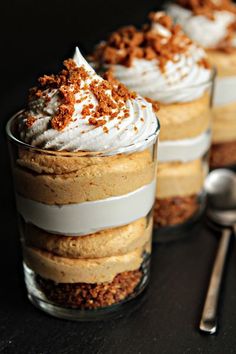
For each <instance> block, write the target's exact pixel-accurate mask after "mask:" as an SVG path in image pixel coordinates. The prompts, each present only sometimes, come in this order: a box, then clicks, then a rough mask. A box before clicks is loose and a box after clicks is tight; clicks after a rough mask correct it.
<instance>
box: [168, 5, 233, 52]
mask: <svg viewBox="0 0 236 354" xmlns="http://www.w3.org/2000/svg"><path fill="white" fill-rule="evenodd" d="M178 2H179V4H178V3H177V4H169V5H168V6H167V13H168V14H169V15H170V16H172V17H173V19H174V20H175V21H176V22H178V23H180V24H181V25H182V26H183V29H184V31H185V32H186V33H187V34H188V36H189V37H190V38H191V39H193V40H194V41H196V42H197V43H199V44H200V45H202V46H203V47H204V48H208V49H222V50H224V49H227V48H229V47H236V32H235V29H236V27H235V23H236V6H235V5H234V4H233V2H231V1H229V0H217V1H216V0H215V1H213V0H211V1H205V3H204V1H203V2H200V1H195V2H191V1H189V0H182V1H178Z"/></svg>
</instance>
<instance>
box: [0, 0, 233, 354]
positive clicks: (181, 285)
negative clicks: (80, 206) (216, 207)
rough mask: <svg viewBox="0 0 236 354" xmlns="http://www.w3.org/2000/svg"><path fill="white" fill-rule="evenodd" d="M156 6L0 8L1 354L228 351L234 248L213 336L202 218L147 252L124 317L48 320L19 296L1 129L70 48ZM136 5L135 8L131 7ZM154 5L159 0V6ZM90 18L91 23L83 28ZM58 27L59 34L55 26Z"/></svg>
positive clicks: (210, 236)
mask: <svg viewBox="0 0 236 354" xmlns="http://www.w3.org/2000/svg"><path fill="white" fill-rule="evenodd" d="M157 3H158V2H157V1H152V0H145V1H144V0H136V1H134V0H133V1H129V0H126V1H125V0H120V1H119V2H117V1H102V0H101V1H94V2H92V1H87V2H85V1H79V0H77V1H72V0H67V1H66V0H63V1H60V0H58V1H46V0H41V1H32V0H31V1H29V0H24V1H23V0H22V1H20V2H17V1H13V0H8V1H5V2H1V6H3V5H4V12H1V21H0V22H1V26H3V29H0V30H1V34H2V33H3V30H4V33H5V36H4V39H3V42H2V43H1V45H2V44H4V45H5V53H6V54H5V55H4V56H3V55H2V54H1V60H3V62H2V65H1V88H4V93H3V94H1V105H0V109H1V121H0V124H1V139H0V143H1V147H0V148H1V154H0V156H1V174H0V176H1V188H0V193H1V198H0V200H1V243H0V245H1V246H0V279H1V285H0V353H6V354H8V353H9V354H11V353H13V354H21V353H22V354H69V353H75V354H83V353H85V354H86V353H88V354H93V353H102V354H103V353H104V354H105V353H109V354H110V353H112V354H116V353H119V354H120V353H123V354H126V353H132V354H136V353H137V354H138V353H145V354H146V353H148V354H149V353H160V354H162V353H168V354H172V353H174V354H178V353H214V354H228V353H236V250H235V247H234V245H233V244H232V247H231V250H230V254H229V262H228V264H227V272H226V274H225V278H224V283H223V292H222V296H221V303H220V316H219V331H218V333H217V335H214V336H206V335H202V334H200V333H199V331H198V329H197V327H198V323H199V318H200V314H201V310H202V306H203V301H204V296H205V292H206V289H207V285H208V280H209V276H210V272H211V266H212V263H213V260H214V255H215V252H216V249H217V245H218V238H217V236H215V235H214V233H212V232H211V231H210V230H209V229H208V228H207V227H206V226H205V225H204V224H203V222H201V223H199V224H198V226H197V227H196V229H195V230H194V231H193V232H192V233H190V234H189V237H188V238H186V239H184V240H182V241H179V242H175V243H171V244H165V245H159V246H154V249H153V258H152V272H151V283H150V286H149V288H148V291H147V292H146V293H145V295H144V297H143V303H142V304H141V305H140V307H139V308H138V309H137V310H136V311H135V312H132V313H127V314H123V317H122V318H119V319H116V320H109V321H107V322H92V323H91V322H90V323H79V322H77V323H75V322H69V321H63V320H59V319H55V318H52V317H49V316H48V315H46V314H44V313H42V312H40V311H39V310H37V309H36V308H34V307H33V306H32V305H31V304H30V303H29V301H28V300H27V296H26V291H25V288H24V284H23V276H22V268H21V256H20V253H21V252H20V245H19V241H18V232H17V224H16V216H15V205H14V195H13V186H12V181H11V175H10V168H9V159H8V155H7V147H6V142H5V139H4V126H5V122H6V120H7V119H8V118H9V117H10V115H11V114H12V113H14V112H15V111H16V110H18V109H19V108H20V107H21V106H22V105H23V102H24V99H25V95H26V90H27V88H28V87H30V86H31V85H32V84H34V80H35V78H36V77H37V76H38V75H39V74H43V73H46V72H49V73H50V72H51V71H54V70H56V69H58V67H59V63H60V62H61V61H62V60H63V59H64V58H66V57H67V56H68V55H70V54H71V53H72V51H73V47H74V45H75V44H80V45H81V47H82V49H83V50H84V51H86V52H89V51H90V50H91V48H92V46H93V45H94V44H95V43H96V42H97V41H98V40H99V39H101V38H104V36H105V34H106V33H107V32H109V31H112V30H113V29H115V28H116V27H117V26H120V25H124V24H129V23H130V22H131V21H130V18H132V22H133V23H137V24H138V23H142V22H144V21H145V18H146V15H147V13H148V12H149V11H150V10H152V9H156V8H157V7H158V6H157ZM134 4H135V5H134ZM159 5H160V4H159ZM88 14H89V19H90V22H88ZM62 23H63V24H64V26H63V28H62V26H61V24H62Z"/></svg>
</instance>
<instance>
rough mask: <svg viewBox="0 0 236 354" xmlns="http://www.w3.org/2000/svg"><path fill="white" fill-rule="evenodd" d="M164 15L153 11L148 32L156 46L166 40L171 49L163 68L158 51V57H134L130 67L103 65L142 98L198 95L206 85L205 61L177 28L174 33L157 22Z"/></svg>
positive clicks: (168, 100)
mask: <svg viewBox="0 0 236 354" xmlns="http://www.w3.org/2000/svg"><path fill="white" fill-rule="evenodd" d="M166 17H167V16H165V14H164V13H163V12H158V13H156V14H155V16H154V18H153V21H152V23H151V26H150V33H149V34H150V35H151V36H153V37H154V38H159V39H160V42H159V43H158V44H157V45H159V46H164V45H166V44H168V43H170V44H169V50H170V53H171V55H172V54H173V52H174V54H173V57H172V58H171V59H169V60H168V59H167V60H166V62H165V65H164V68H163V65H161V64H162V63H161V59H162V58H161V56H162V52H160V53H161V54H160V59H158V56H157V57H156V58H155V57H154V58H153V59H147V58H145V57H144V58H138V57H134V58H133V60H132V62H131V65H130V66H127V65H126V66H125V65H122V63H116V64H112V63H109V64H106V63H105V64H104V65H105V67H106V68H107V67H110V68H111V69H112V71H113V75H114V77H115V78H116V79H117V80H119V81H120V82H122V83H124V84H125V85H126V86H127V87H128V88H130V89H131V90H135V91H136V92H138V93H139V94H140V95H142V96H144V97H148V98H151V99H153V100H155V101H160V102H161V103H164V104H169V103H179V102H189V101H192V100H195V99H197V98H199V97H201V96H202V95H203V93H204V92H205V91H206V89H207V87H209V80H210V78H211V69H210V68H208V65H203V63H205V64H206V63H207V60H206V53H205V51H204V50H203V49H202V48H200V47H199V46H198V45H196V44H195V43H193V42H191V40H190V39H189V38H187V37H186V36H185V35H184V33H183V32H182V31H181V30H179V29H178V31H179V32H177V33H176V34H175V33H174V25H172V28H168V27H166V26H164V25H163V23H162V22H161V21H159V19H162V18H166ZM167 19H168V18H167ZM170 21H171V19H170ZM155 36H156V37H155ZM175 43H177V45H178V46H179V47H177V50H176V48H175V49H173V48H172V46H175V45H176V44H175ZM138 49H139V48H138ZM148 49H149V48H148ZM178 49H179V52H178Z"/></svg>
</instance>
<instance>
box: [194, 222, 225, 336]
mask: <svg viewBox="0 0 236 354" xmlns="http://www.w3.org/2000/svg"><path fill="white" fill-rule="evenodd" d="M230 236H231V230H230V229H224V230H223V231H222V236H221V239H220V244H219V247H218V251H217V254H216V258H215V263H214V266H213V269H212V273H211V279H210V283H209V287H208V290H207V295H206V300H205V304H204V308H203V312H202V318H201V321H200V330H201V331H203V332H205V333H208V334H213V333H215V332H216V330H217V307H218V300H219V293H220V288H221V280H222V276H223V270H224V265H225V260H226V255H227V251H228V248H229V242H230Z"/></svg>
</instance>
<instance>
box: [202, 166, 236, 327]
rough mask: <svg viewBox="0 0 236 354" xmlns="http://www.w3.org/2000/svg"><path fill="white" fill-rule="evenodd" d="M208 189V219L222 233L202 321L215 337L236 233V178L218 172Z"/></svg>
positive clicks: (209, 181) (209, 182)
mask: <svg viewBox="0 0 236 354" xmlns="http://www.w3.org/2000/svg"><path fill="white" fill-rule="evenodd" d="M204 187H205V192H206V195H207V216H208V219H209V220H210V221H211V222H213V223H212V224H214V223H215V224H217V225H218V226H221V229H222V235H221V239H220V243H219V247H218V251H217V254H216V258H215V263H214V266H213V270H212V274H211V279H210V283H209V287H208V291H207V295H206V300H205V304H204V308H203V312H202V318H201V321H200V330H201V331H203V332H205V333H208V334H213V333H215V332H216V330H217V308H218V300H219V293H220V288H221V282H222V277H223V270H224V265H225V260H226V256H227V252H228V248H229V244H230V239H231V232H232V229H233V231H234V233H236V226H235V225H236V175H235V174H234V173H233V172H231V171H229V170H226V169H218V170H215V171H213V172H211V173H210V174H209V175H208V177H207V178H206V181H205V185H204Z"/></svg>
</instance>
